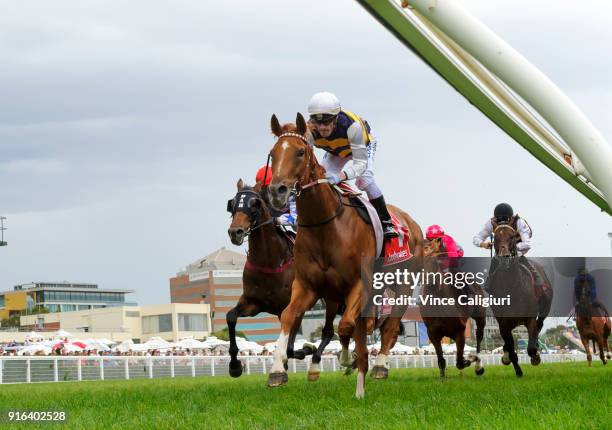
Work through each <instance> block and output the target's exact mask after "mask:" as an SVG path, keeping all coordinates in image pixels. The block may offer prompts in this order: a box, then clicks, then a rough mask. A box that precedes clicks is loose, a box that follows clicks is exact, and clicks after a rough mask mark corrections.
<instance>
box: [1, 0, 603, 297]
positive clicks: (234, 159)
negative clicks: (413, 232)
mask: <svg viewBox="0 0 612 430" xmlns="http://www.w3.org/2000/svg"><path fill="white" fill-rule="evenodd" d="M462 3H463V4H465V5H466V6H467V7H468V8H469V9H470V10H471V11H472V12H473V13H474V14H475V15H477V16H478V17H479V18H480V19H482V20H483V21H484V22H485V23H486V24H487V25H489V26H490V27H491V28H493V29H494V30H495V31H496V32H497V33H498V34H500V35H501V36H502V37H503V38H504V39H506V40H507V41H508V42H509V43H510V44H511V45H513V46H514V47H515V48H517V49H518V50H519V51H520V52H522V53H523V54H525V55H526V56H527V58H529V59H530V60H531V61H532V62H534V63H535V64H536V65H537V66H538V67H540V68H541V69H542V70H543V71H544V72H545V73H546V74H547V75H549V76H550V77H551V78H552V79H553V80H554V81H555V82H556V83H557V84H558V85H559V86H560V87H561V88H563V89H564V90H565V91H566V92H567V93H568V94H569V95H570V96H571V97H572V99H574V100H575V101H576V102H577V103H578V105H579V106H580V107H581V108H582V109H583V110H584V111H585V113H586V114H587V115H588V116H589V117H590V118H591V120H592V121H593V122H594V123H595V125H596V126H598V127H599V128H600V130H601V131H602V133H603V134H604V136H607V137H608V138H609V139H612V123H611V122H610V121H609V118H610V117H611V116H612V82H611V81H610V79H609V76H611V75H612V57H611V56H610V55H608V54H609V47H610V46H612V44H611V42H612V28H611V27H610V26H609V20H610V18H612V4H610V2H609V1H604V0H588V1H587V0H585V1H584V2H580V3H579V4H578V3H576V2H573V1H568V0H564V1H558V0H557V1H553V0H540V1H538V2H536V3H537V4H535V5H534V4H533V3H534V2H530V1H526V0H518V1H517V0H514V1H496V2H490V1H485V0H470V1H468V0H464V1H463V2H462ZM493 3H494V5H493ZM1 10H2V13H1V14H0V58H1V59H2V69H1V71H0V95H1V100H2V103H1V104H0V183H1V184H2V185H1V186H0V214H2V215H4V216H7V217H8V223H7V224H8V227H9V230H8V231H7V232H6V239H7V240H8V241H9V246H8V247H7V248H2V249H0V290H8V289H10V288H12V286H13V285H15V284H17V283H23V282H29V281H33V280H53V281H55V280H71V281H87V282H97V283H99V284H100V285H101V286H103V287H107V288H133V289H136V290H137V294H136V295H135V297H133V298H134V299H135V300H137V301H139V302H140V303H143V304H146V303H161V302H167V301H168V300H169V292H168V278H169V277H171V276H173V275H174V274H175V273H176V271H177V270H178V269H179V268H180V267H182V266H184V265H186V264H188V263H190V262H191V261H193V260H195V259H197V258H199V257H201V256H203V255H205V254H207V253H209V252H211V251H213V250H215V249H216V248H218V247H220V246H228V247H232V245H231V244H230V243H229V240H228V239H227V234H226V229H227V227H228V217H227V215H226V213H225V212H224V209H225V202H226V201H227V199H228V198H230V197H231V196H232V195H233V194H234V191H235V189H234V187H235V183H236V181H237V179H238V178H239V177H243V178H246V179H247V180H248V181H251V182H252V180H253V176H254V173H255V171H256V169H257V168H258V167H259V166H260V165H261V164H262V163H264V162H265V154H266V152H267V150H268V149H269V147H270V145H271V144H272V142H273V141H272V139H271V136H270V134H269V132H268V124H269V118H270V115H271V114H272V113H273V112H276V113H277V114H278V115H279V118H280V119H281V121H285V122H286V121H292V120H293V119H294V118H295V113H296V111H298V110H301V111H302V112H304V111H305V107H306V104H307V101H308V99H309V97H310V95H311V94H312V93H313V92H315V91H319V90H329V91H333V92H335V93H336V94H337V95H338V96H339V97H340V99H341V101H342V103H343V105H344V106H346V107H347V108H349V109H351V110H353V111H355V112H357V113H359V114H360V115H362V116H364V117H365V118H367V119H368V121H369V122H370V123H371V124H372V125H373V127H374V130H375V132H376V134H377V136H378V138H379V149H378V154H377V160H376V174H377V180H378V182H379V184H380V186H381V188H382V189H383V191H384V192H385V195H386V196H387V200H388V201H389V202H393V203H395V204H397V205H399V206H401V207H402V208H404V209H406V210H407V211H409V212H410V213H411V214H412V215H413V216H414V218H415V219H416V220H417V221H418V222H419V223H420V224H421V226H422V227H423V228H425V227H426V226H427V225H429V224H431V223H440V224H442V225H443V226H444V227H446V229H447V231H448V232H449V233H450V234H452V235H453V236H455V237H456V238H457V239H458V240H459V241H460V242H461V243H462V244H463V245H464V247H465V248H466V251H467V252H468V255H480V252H479V250H478V249H476V248H473V247H472V246H471V245H470V242H471V237H472V235H473V234H474V233H475V232H476V231H478V230H479V229H480V227H481V226H482V224H483V223H484V221H485V220H486V218H487V217H488V216H489V214H490V211H491V210H492V206H493V205H494V204H495V203H497V202H499V201H502V200H507V201H509V202H510V203H512V204H513V206H514V207H515V209H517V210H518V212H519V213H520V214H522V215H524V216H525V217H526V218H527V219H528V220H529V222H530V224H531V225H532V227H533V228H534V230H535V236H534V245H535V248H534V255H535V254H537V255H544V256H553V255H556V256H569V255H586V256H602V255H603V256H606V255H609V252H610V245H609V242H608V239H607V237H606V233H607V231H610V230H612V223H611V220H610V217H608V216H607V215H605V214H601V213H599V210H598V209H597V208H596V207H595V206H594V205H593V204H591V203H590V202H588V201H587V200H586V199H584V198H583V197H582V196H581V195H579V194H578V193H577V192H575V191H574V190H573V189H572V188H571V187H570V186H569V185H566V184H565V182H563V181H562V180H561V179H559V178H557V177H556V176H555V175H554V174H552V173H551V172H549V171H548V170H547V169H546V168H544V167H543V166H542V165H540V164H539V163H538V162H537V161H536V160H535V159H534V158H532V157H531V156H530V155H529V154H528V153H527V152H526V151H524V150H523V149H522V148H520V147H519V146H518V145H517V144H516V143H514V142H513V141H512V140H510V138H508V137H507V136H505V135H504V134H503V133H502V132H501V131H500V130H498V129H497V128H496V127H495V126H494V125H493V124H492V123H490V122H489V121H488V120H487V119H486V118H484V116H482V115H481V114H480V113H479V112H478V111H476V110H475V109H474V108H472V107H471V105H469V104H468V103H467V102H466V101H465V100H464V99H463V98H462V97H461V96H459V95H458V94H457V93H456V92H455V91H454V90H452V89H451V88H450V87H448V85H447V84H446V83H445V82H443V81H442V80H441V79H440V78H439V77H438V76H437V75H435V74H434V73H432V72H431V71H430V69H429V68H428V67H427V66H425V65H424V64H422V63H421V62H420V61H419V60H418V59H416V58H415V57H414V56H413V55H412V54H411V53H410V52H409V51H408V50H406V49H405V48H404V47H403V46H402V45H401V44H400V43H399V42H398V41H396V40H395V38H394V37H392V36H391V35H390V34H389V33H388V32H387V31H386V30H385V29H384V28H383V27H382V26H380V25H379V24H378V23H377V22H376V21H374V20H373V19H372V18H371V17H370V16H369V15H368V14H367V13H366V12H365V11H364V10H362V8H361V7H360V6H359V5H358V4H357V3H356V2H353V1H349V0H336V1H333V2H330V1H308V2H306V1H280V0H278V1H269V0H266V1H254V0H249V1H231V2H226V1H224V2H216V1H204V2H202V1H178V2H172V3H170V2H162V1H151V0H149V1H130V2H119V1H78V2H77V1H54V2H45V1H21V2H11V1H2V2H1ZM34 10H35V11H36V13H32V11H34ZM500 155H503V156H504V157H505V160H506V161H504V162H503V163H496V162H495V161H494V158H493V156H495V157H499V156H500ZM234 249H237V248H234Z"/></svg>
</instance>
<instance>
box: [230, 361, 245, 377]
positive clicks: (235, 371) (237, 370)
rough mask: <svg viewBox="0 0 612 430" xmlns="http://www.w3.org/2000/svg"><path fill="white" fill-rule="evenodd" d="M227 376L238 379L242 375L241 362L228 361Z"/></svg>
mask: <svg viewBox="0 0 612 430" xmlns="http://www.w3.org/2000/svg"><path fill="white" fill-rule="evenodd" d="M229 374H230V376H231V377H232V378H239V377H240V375H242V362H241V361H230V364H229Z"/></svg>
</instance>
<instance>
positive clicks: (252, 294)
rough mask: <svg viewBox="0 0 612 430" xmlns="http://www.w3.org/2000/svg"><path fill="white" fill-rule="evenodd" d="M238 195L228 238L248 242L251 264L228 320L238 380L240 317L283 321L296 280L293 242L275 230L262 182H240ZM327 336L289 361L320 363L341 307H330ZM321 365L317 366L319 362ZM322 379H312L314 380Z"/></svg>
mask: <svg viewBox="0 0 612 430" xmlns="http://www.w3.org/2000/svg"><path fill="white" fill-rule="evenodd" d="M237 188H238V192H237V193H236V196H235V197H234V198H233V199H232V200H230V201H229V202H228V205H227V210H228V212H230V213H231V214H232V223H231V225H230V228H229V230H228V234H229V236H230V238H231V241H232V243H233V244H234V245H242V243H243V242H244V239H245V238H246V237H248V239H249V252H248V254H247V263H246V265H245V267H244V271H243V274H242V284H243V292H242V295H241V296H240V299H239V300H238V303H237V304H236V306H235V307H234V308H232V309H231V310H230V311H229V312H228V313H227V316H226V320H227V327H228V329H229V338H230V348H229V353H230V356H231V359H230V364H229V373H230V375H231V376H233V377H234V378H237V377H239V376H240V375H241V374H242V363H241V362H240V361H239V360H238V358H237V355H238V346H237V344H236V323H237V321H238V318H240V317H252V316H255V315H257V314H258V313H260V312H268V313H270V314H272V315H276V316H278V317H280V315H281V312H282V311H283V309H285V308H286V307H287V305H288V304H289V299H290V297H291V284H292V283H293V279H294V276H295V270H294V265H293V252H292V251H293V250H292V244H291V243H290V241H289V239H288V238H287V237H286V236H285V235H284V234H283V233H282V232H280V231H279V230H278V229H277V228H276V227H275V226H274V222H273V221H274V219H273V218H272V215H271V214H270V211H269V209H268V206H267V204H266V203H265V200H264V198H263V197H262V196H261V194H260V191H261V183H258V184H257V185H255V187H248V186H246V185H244V184H243V182H242V180H239V181H238V183H237ZM327 308H328V310H327V315H326V319H325V326H324V328H323V336H322V339H321V343H320V344H319V347H318V348H315V346H314V345H312V346H310V345H308V344H305V345H304V348H303V349H301V350H297V351H293V346H292V345H291V348H290V350H289V356H290V358H295V359H304V357H305V356H306V355H308V354H313V352H314V354H313V361H317V360H318V361H320V360H321V358H320V357H321V353H322V351H323V349H325V347H326V346H327V345H328V344H329V342H330V341H331V339H332V338H333V336H334V325H333V323H334V317H335V315H336V310H337V308H338V307H337V305H335V304H333V303H330V304H329V305H328V306H327ZM318 361H317V362H318ZM316 377H318V375H309V379H310V380H314V379H316Z"/></svg>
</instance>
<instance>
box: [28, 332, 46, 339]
mask: <svg viewBox="0 0 612 430" xmlns="http://www.w3.org/2000/svg"><path fill="white" fill-rule="evenodd" d="M25 338H26V340H43V339H44V337H43V336H42V335H41V334H40V333H36V332H35V331H31V332H29V333H28V334H26V337H25Z"/></svg>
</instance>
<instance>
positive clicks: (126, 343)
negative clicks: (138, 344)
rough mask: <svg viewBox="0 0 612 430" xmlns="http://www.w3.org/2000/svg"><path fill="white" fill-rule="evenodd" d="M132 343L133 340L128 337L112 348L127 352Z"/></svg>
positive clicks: (130, 348)
mask: <svg viewBox="0 0 612 430" xmlns="http://www.w3.org/2000/svg"><path fill="white" fill-rule="evenodd" d="M133 345H134V342H132V339H128V340H124V341H123V342H121V343H120V344H118V345H116V346H115V347H114V348H113V350H114V351H117V352H128V351H131V350H132V346H133Z"/></svg>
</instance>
